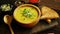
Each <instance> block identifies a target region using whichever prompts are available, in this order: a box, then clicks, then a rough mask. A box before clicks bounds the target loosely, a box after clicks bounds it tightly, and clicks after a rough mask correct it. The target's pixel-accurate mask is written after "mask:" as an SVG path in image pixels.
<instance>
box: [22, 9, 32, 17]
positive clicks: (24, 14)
mask: <svg viewBox="0 0 60 34" xmlns="http://www.w3.org/2000/svg"><path fill="white" fill-rule="evenodd" d="M23 16H25V17H28V18H31V16H32V14H31V13H30V10H27V9H24V11H23Z"/></svg>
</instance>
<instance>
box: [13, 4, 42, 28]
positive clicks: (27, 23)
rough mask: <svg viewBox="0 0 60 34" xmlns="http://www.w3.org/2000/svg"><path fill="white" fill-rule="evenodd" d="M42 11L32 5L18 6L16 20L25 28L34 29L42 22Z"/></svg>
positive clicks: (14, 15)
mask: <svg viewBox="0 0 60 34" xmlns="http://www.w3.org/2000/svg"><path fill="white" fill-rule="evenodd" d="M40 16H41V12H40V9H39V8H38V7H37V6H35V5H32V4H23V5H20V6H18V7H17V8H16V9H15V10H14V12H13V17H14V19H15V20H16V21H17V22H18V23H19V24H20V25H21V26H23V27H28V28H30V27H33V26H35V25H36V24H37V23H38V22H39V20H40Z"/></svg>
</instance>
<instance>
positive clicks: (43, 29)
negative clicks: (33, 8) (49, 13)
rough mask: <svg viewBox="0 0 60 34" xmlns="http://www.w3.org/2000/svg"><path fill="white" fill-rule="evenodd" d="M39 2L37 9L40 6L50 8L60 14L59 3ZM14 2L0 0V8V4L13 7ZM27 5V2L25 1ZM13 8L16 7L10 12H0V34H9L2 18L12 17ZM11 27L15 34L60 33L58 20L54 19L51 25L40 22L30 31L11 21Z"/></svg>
mask: <svg viewBox="0 0 60 34" xmlns="http://www.w3.org/2000/svg"><path fill="white" fill-rule="evenodd" d="M23 1H24V0H23ZM41 1H42V2H41V3H38V7H39V8H40V6H41V5H45V6H48V7H51V6H52V7H51V8H52V9H54V10H56V11H57V12H58V14H59V15H60V12H59V11H60V5H59V3H60V2H59V3H58V2H57V3H56V2H55V3H56V5H55V3H52V0H50V1H49V2H47V1H46V0H44V1H43V0H41ZM14 2H15V0H0V6H1V4H4V3H10V4H12V5H14ZM27 3H28V1H27ZM44 3H46V4H44ZM48 3H49V4H48ZM54 6H55V7H54ZM15 8H16V7H15V6H14V7H13V10H11V12H2V11H1V10H0V34H11V33H10V30H9V27H8V25H7V24H5V23H4V21H3V16H4V15H5V14H9V15H12V13H13V11H14V9H15ZM11 26H12V28H13V30H14V32H15V34H33V33H34V34H47V33H50V32H53V33H55V34H59V33H60V18H59V19H56V20H52V24H50V25H49V24H48V23H47V22H45V21H42V20H41V21H39V23H38V24H37V25H36V26H35V27H33V28H31V29H28V28H24V27H21V26H20V25H19V24H17V23H16V22H15V21H14V20H13V21H12V25H11Z"/></svg>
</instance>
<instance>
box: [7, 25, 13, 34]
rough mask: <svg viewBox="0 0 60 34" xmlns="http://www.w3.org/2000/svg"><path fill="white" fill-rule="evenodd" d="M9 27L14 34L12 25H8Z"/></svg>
mask: <svg viewBox="0 0 60 34" xmlns="http://www.w3.org/2000/svg"><path fill="white" fill-rule="evenodd" d="M8 26H9V28H10V31H11V34H14V31H13V29H12V27H11V25H8Z"/></svg>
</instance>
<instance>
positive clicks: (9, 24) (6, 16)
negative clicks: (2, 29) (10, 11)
mask: <svg viewBox="0 0 60 34" xmlns="http://www.w3.org/2000/svg"><path fill="white" fill-rule="evenodd" d="M4 22H5V23H6V24H8V26H9V28H10V31H11V34H14V32H13V30H12V27H11V22H12V17H11V16H9V15H5V16H4Z"/></svg>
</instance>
